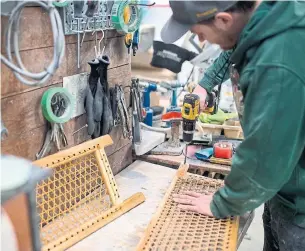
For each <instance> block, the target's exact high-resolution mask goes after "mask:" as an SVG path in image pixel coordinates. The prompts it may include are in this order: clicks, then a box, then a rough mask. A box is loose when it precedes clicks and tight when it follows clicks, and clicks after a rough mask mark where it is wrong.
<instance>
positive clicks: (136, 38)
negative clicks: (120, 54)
mask: <svg viewBox="0 0 305 251" xmlns="http://www.w3.org/2000/svg"><path fill="white" fill-rule="evenodd" d="M139 40H140V35H139V30H136V31H135V32H134V34H133V39H132V53H133V56H135V55H136V53H137V51H138V49H139Z"/></svg>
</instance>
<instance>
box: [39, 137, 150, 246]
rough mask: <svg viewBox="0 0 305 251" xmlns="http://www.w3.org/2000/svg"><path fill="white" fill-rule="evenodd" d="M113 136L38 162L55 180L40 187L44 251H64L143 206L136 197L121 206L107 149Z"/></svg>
mask: <svg viewBox="0 0 305 251" xmlns="http://www.w3.org/2000/svg"><path fill="white" fill-rule="evenodd" d="M112 143H113V142H112V139H111V138H110V136H109V135H106V136H103V137H100V138H97V139H94V140H91V141H87V142H85V143H83V144H80V145H77V146H74V147H72V148H70V149H66V150H63V151H60V152H58V153H56V154H54V155H50V156H47V157H45V158H43V159H40V160H37V161H35V162H34V163H33V164H34V165H36V166H40V167H41V168H52V170H53V175H52V176H51V177H49V178H48V179H46V180H43V181H42V182H40V183H39V184H37V186H36V206H37V212H38V215H39V218H40V226H39V227H40V234H41V242H42V246H43V247H42V250H43V251H51V250H52V251H55V250H56V251H61V250H65V249H67V248H68V247H70V246H72V245H73V244H75V243H76V242H78V241H80V240H81V239H83V238H85V237H86V236H88V235H90V234H91V233H93V232H94V231H96V230H98V229H99V228H101V227H103V226H105V225H106V224H108V223H109V222H111V221H113V220H114V219H116V218H118V217H119V216H121V215H122V214H124V213H126V212H127V211H129V210H131V209H132V208H134V207H135V206H137V205H139V204H140V203H142V202H144V201H145V197H144V195H143V193H136V194H134V195H132V196H131V197H129V198H127V199H126V200H124V201H120V200H119V198H120V196H119V192H118V187H117V184H116V181H115V179H114V176H113V173H112V170H111V168H110V165H109V162H108V159H107V156H106V154H105V151H104V147H105V146H107V145H110V144H112Z"/></svg>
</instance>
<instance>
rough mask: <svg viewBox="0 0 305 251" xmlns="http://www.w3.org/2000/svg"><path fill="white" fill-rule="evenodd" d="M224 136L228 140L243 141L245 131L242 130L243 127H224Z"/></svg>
mask: <svg viewBox="0 0 305 251" xmlns="http://www.w3.org/2000/svg"><path fill="white" fill-rule="evenodd" d="M223 130H224V135H225V137H226V138H228V139H243V138H244V135H243V130H242V129H241V126H228V125H224V126H223Z"/></svg>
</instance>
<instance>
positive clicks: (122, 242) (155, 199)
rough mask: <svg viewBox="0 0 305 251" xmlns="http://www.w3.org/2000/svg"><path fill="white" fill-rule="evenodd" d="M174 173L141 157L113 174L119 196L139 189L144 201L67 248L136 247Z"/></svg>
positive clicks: (97, 250)
mask: <svg viewBox="0 0 305 251" xmlns="http://www.w3.org/2000/svg"><path fill="white" fill-rule="evenodd" d="M175 174H176V170H174V169H171V168H167V167H164V166H160V165H155V164H151V163H147V162H143V161H135V162H134V163H132V164H131V165H130V166H128V167H127V168H126V169H124V170H123V171H122V172H120V173H119V174H117V175H116V176H115V179H116V182H117V184H118V187H119V192H120V195H121V198H122V199H123V200H124V199H126V198H128V197H129V196H131V195H132V194H134V193H136V192H142V193H144V195H145V197H146V201H145V202H144V203H142V204H141V205H139V206H137V207H135V208H134V209H132V210H131V211H129V212H128V213H126V214H124V215H122V216H121V217H119V218H117V219H116V220H114V221H113V222H111V223H110V224H108V225H106V226H104V227H103V228H101V229H100V230H98V231H96V232H95V233H93V234H91V235H90V236H88V237H87V238H85V239H84V240H82V241H80V242H79V243H77V244H75V245H74V246H72V247H71V248H69V249H68V250H69V251H84V250H90V251H101V250H102V251H108V250H109V251H112V250H116V251H117V250H124V251H127V250H135V247H136V246H137V244H138V242H139V241H140V239H141V237H142V234H143V232H144V230H145V228H146V227H147V225H148V223H149V222H150V220H151V218H152V215H153V214H154V213H155V212H156V210H157V207H158V205H159V203H160V202H161V200H162V199H163V197H164V195H165V193H166V191H167V189H168V187H169V185H170V183H171V181H172V179H173V177H174V176H175Z"/></svg>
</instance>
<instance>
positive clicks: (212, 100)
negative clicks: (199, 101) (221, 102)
mask: <svg viewBox="0 0 305 251" xmlns="http://www.w3.org/2000/svg"><path fill="white" fill-rule="evenodd" d="M218 95H219V93H218V91H216V90H212V91H211V92H210V93H209V92H208V93H207V97H206V108H205V109H204V111H203V112H204V113H208V114H215V113H216V111H217V110H218V109H217V107H216V106H217V104H216V101H217V97H218Z"/></svg>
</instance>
